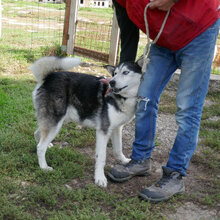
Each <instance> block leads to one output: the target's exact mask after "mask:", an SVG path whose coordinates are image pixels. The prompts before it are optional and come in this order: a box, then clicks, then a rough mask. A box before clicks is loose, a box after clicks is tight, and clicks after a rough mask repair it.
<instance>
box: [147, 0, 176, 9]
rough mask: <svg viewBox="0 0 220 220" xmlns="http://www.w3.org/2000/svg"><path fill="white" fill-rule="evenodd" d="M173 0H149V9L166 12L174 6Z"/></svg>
mask: <svg viewBox="0 0 220 220" xmlns="http://www.w3.org/2000/svg"><path fill="white" fill-rule="evenodd" d="M174 4H175V3H174V1H173V0H151V4H150V6H149V8H150V9H155V8H157V9H159V10H161V11H168V10H169V9H171V8H172V7H173V5H174Z"/></svg>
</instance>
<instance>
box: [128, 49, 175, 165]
mask: <svg viewBox="0 0 220 220" xmlns="http://www.w3.org/2000/svg"><path fill="white" fill-rule="evenodd" d="M149 59H150V63H149V64H148V66H147V71H146V74H145V75H144V76H143V80H142V82H141V84H140V87H139V92H138V104H137V109H136V118H135V140H134V143H133V151H132V155H131V158H132V159H133V160H136V161H140V160H143V159H146V158H149V157H150V156H151V152H152V150H153V148H154V137H155V130H156V119H157V112H158V103H159V99H160V95H161V93H162V91H163V89H164V88H165V86H166V84H167V82H168V81H169V79H170V77H171V76H172V74H173V73H174V71H175V70H176V69H177V67H178V66H177V64H176V60H175V55H174V53H173V52H172V51H170V50H168V49H165V48H161V47H158V46H156V45H152V47H151V51H150V54H149Z"/></svg>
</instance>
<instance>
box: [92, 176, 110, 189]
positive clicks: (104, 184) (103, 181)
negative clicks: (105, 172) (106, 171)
mask: <svg viewBox="0 0 220 220" xmlns="http://www.w3.org/2000/svg"><path fill="white" fill-rule="evenodd" d="M95 184H96V185H98V186H101V187H107V179H106V177H105V176H103V177H98V178H95Z"/></svg>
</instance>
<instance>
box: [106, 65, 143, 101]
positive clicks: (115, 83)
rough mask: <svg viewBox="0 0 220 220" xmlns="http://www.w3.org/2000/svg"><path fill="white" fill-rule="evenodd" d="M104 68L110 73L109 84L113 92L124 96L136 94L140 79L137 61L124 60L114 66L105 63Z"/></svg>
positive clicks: (139, 68)
mask: <svg viewBox="0 0 220 220" xmlns="http://www.w3.org/2000/svg"><path fill="white" fill-rule="evenodd" d="M106 68H107V70H108V72H109V73H110V74H111V75H112V79H111V81H110V82H109V85H110V88H111V90H112V92H113V93H115V94H119V95H121V96H124V97H134V96H137V92H138V87H139V85H140V80H141V67H140V66H139V65H138V64H137V63H134V62H124V63H121V64H119V65H118V66H116V67H114V66H111V65H107V66H106Z"/></svg>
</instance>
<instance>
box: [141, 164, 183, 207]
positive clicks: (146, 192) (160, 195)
mask: <svg viewBox="0 0 220 220" xmlns="http://www.w3.org/2000/svg"><path fill="white" fill-rule="evenodd" d="M162 168H163V176H162V178H161V179H160V180H159V181H158V182H156V183H155V184H153V185H152V186H150V187H147V188H145V189H143V190H142V191H141V192H140V194H139V196H140V197H141V198H143V199H145V200H147V201H150V202H153V203H157V202H161V201H166V200H168V199H169V198H170V197H172V196H173V195H176V194H180V193H183V192H184V191H185V187H184V182H183V179H182V175H181V174H180V173H178V172H176V171H173V170H171V169H170V168H167V167H162Z"/></svg>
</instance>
